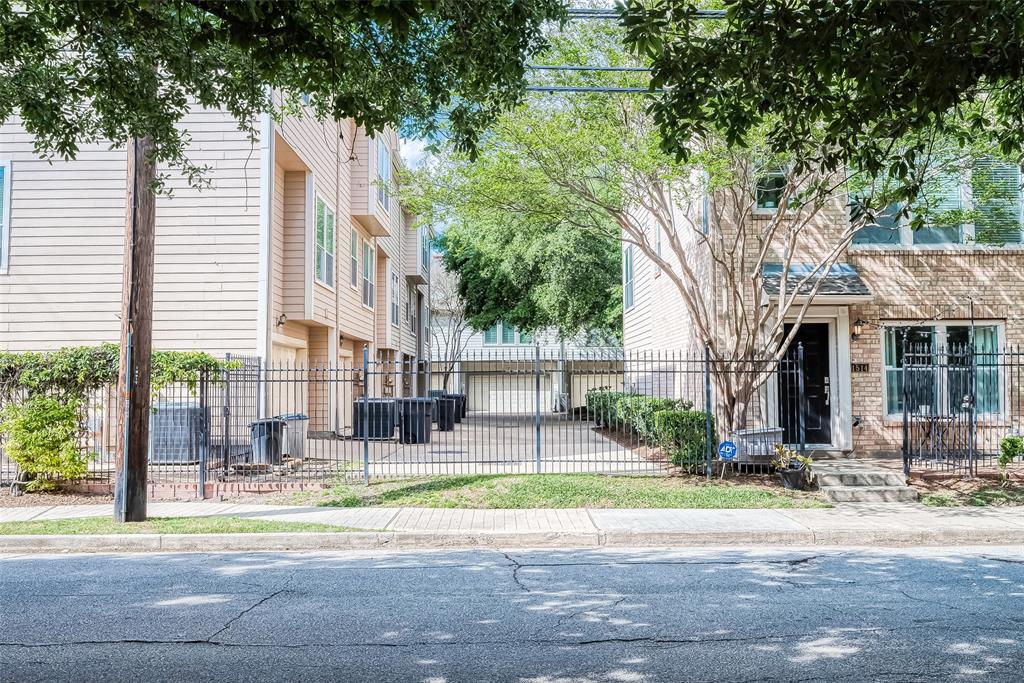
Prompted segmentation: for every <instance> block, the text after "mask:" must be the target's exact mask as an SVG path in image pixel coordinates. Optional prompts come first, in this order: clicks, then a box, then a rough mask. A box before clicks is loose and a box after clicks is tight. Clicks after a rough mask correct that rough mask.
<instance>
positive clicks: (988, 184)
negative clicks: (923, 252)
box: [853, 159, 1024, 246]
mask: <svg viewBox="0 0 1024 683" xmlns="http://www.w3.org/2000/svg"><path fill="white" fill-rule="evenodd" d="M1020 183H1021V172H1020V168H1019V167H1018V166H1017V165H1016V164H1014V163H1008V162H1002V161H997V160H994V159H983V160H979V161H977V162H975V164H974V165H973V167H972V168H971V169H970V174H969V178H963V177H961V176H960V174H956V175H952V174H951V175H946V176H944V177H941V178H939V179H938V180H937V181H936V182H935V187H933V188H931V189H930V190H929V191H928V196H927V197H926V200H925V201H926V202H927V210H928V214H929V215H931V216H934V220H933V224H931V225H927V226H925V227H922V228H918V229H916V230H915V229H912V228H911V227H910V219H909V217H908V216H899V213H900V207H899V206H898V205H895V204H894V205H891V206H889V207H886V208H885V209H884V210H881V211H879V213H878V214H877V215H876V216H875V220H874V221H873V223H872V225H869V226H867V227H864V228H861V229H860V230H858V231H857V233H856V234H855V235H854V237H853V243H854V244H858V245H865V244H867V245H902V246H911V245H927V246H941V245H949V244H983V245H990V246H1003V245H1016V244H1021V243H1022V241H1024V239H1022V225H1024V221H1022V214H1021V210H1022V201H1021V185H1020ZM912 212H913V209H911V211H910V212H904V213H912ZM964 221H969V222H964Z"/></svg>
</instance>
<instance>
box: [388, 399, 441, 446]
mask: <svg viewBox="0 0 1024 683" xmlns="http://www.w3.org/2000/svg"><path fill="white" fill-rule="evenodd" d="M396 404H397V406H398V440H399V441H400V442H401V443H430V416H431V414H432V413H433V412H434V410H433V406H434V399H432V398H400V399H398V400H397V401H396Z"/></svg>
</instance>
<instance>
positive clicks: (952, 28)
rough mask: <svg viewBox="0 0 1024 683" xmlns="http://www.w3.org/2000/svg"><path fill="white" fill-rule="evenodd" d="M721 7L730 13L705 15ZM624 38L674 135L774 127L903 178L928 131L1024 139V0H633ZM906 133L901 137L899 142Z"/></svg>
mask: <svg viewBox="0 0 1024 683" xmlns="http://www.w3.org/2000/svg"><path fill="white" fill-rule="evenodd" d="M701 7H725V8H726V10H727V13H726V16H725V18H724V19H720V20H712V21H706V20H703V19H700V18H698V15H697V12H696V10H697V9H699V8H701ZM621 8H622V14H621V17H622V22H623V24H624V26H625V28H626V39H625V40H626V43H627V45H628V46H629V47H630V48H631V49H632V50H633V51H635V52H636V53H637V54H638V55H642V57H643V58H644V59H645V60H650V62H651V68H652V74H651V76H652V78H651V80H650V85H651V87H652V88H660V89H661V92H660V94H659V95H658V96H657V98H656V99H655V101H654V103H653V105H652V107H651V114H652V116H653V119H654V121H655V123H656V124H657V125H658V127H659V129H660V131H661V134H662V139H663V141H664V146H665V149H666V150H667V151H669V152H671V153H673V154H676V155H681V156H685V155H686V154H687V153H688V145H689V141H690V140H692V139H693V138H694V136H698V137H699V136H704V135H708V134H712V133H713V134H715V135H720V136H721V137H723V138H724V139H725V140H726V141H727V142H728V143H729V144H749V143H750V139H751V136H752V135H754V136H756V135H758V134H760V133H761V132H763V131H764V128H765V126H767V128H768V133H767V136H766V138H767V139H768V140H770V142H771V147H772V149H774V150H775V151H777V152H785V153H789V154H791V155H793V156H794V157H795V161H796V162H797V163H798V164H804V163H806V164H817V165H819V166H824V167H825V168H827V169H829V170H837V169H839V168H840V167H842V166H844V165H853V166H857V167H860V168H864V169H867V170H869V171H871V172H872V173H874V174H877V173H881V172H882V171H883V170H887V171H888V172H889V173H890V174H891V175H893V176H894V177H896V178H899V179H901V185H900V189H901V192H902V194H903V198H904V199H905V200H907V201H909V200H911V199H913V198H914V197H915V196H916V195H917V194H919V193H920V190H921V182H920V178H919V175H918V174H916V173H914V172H913V171H915V170H916V169H918V168H919V167H920V166H922V165H924V164H927V163H928V160H929V158H930V150H929V149H928V140H930V139H932V137H933V136H935V135H946V136H952V137H957V136H960V135H962V134H964V131H965V130H967V131H971V132H972V134H976V133H978V132H980V131H984V132H985V133H986V136H987V137H989V138H990V139H992V140H994V141H995V142H996V144H997V147H998V148H999V150H1000V151H1001V153H1002V154H1004V155H1012V156H1018V155H1019V154H1020V151H1021V149H1024V70H1022V69H1021V64H1024V32H1022V31H1021V25H1020V17H1021V16H1022V13H1024V3H1022V2H1021V0H964V1H961V2H934V1H933V0H899V1H895V0H849V1H847V2H833V1H832V0H801V1H800V2H792V1H791V0H724V2H713V3H708V2H698V1H695V0H625V2H624V3H623V4H622V5H621ZM897 142H899V144H896V143H897Z"/></svg>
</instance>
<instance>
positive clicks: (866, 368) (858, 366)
mask: <svg viewBox="0 0 1024 683" xmlns="http://www.w3.org/2000/svg"><path fill="white" fill-rule="evenodd" d="M870 371H871V366H870V365H869V364H868V363H850V372H870Z"/></svg>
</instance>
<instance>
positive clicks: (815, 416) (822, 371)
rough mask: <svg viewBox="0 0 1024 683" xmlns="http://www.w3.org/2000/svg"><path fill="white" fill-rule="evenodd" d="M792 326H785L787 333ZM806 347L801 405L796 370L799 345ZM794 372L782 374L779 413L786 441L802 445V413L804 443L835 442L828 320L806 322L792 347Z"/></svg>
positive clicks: (790, 350)
mask: <svg viewBox="0 0 1024 683" xmlns="http://www.w3.org/2000/svg"><path fill="white" fill-rule="evenodd" d="M792 329H793V326H792V325H786V334H787V335H788V334H789V333H790V331H791V330H792ZM798 344H801V345H803V350H804V365H803V379H804V401H803V405H802V406H799V411H798V410H797V408H798V406H797V404H798V403H799V385H798V381H799V375H798V374H797V373H796V372H795V368H796V363H795V362H796V358H797V345H798ZM786 355H787V357H788V358H789V359H791V363H792V365H791V367H792V368H794V371H793V372H782V373H780V375H781V377H782V381H781V382H780V384H781V386H780V387H779V415H780V418H781V421H782V426H783V429H784V430H785V439H786V443H789V444H799V443H800V441H801V439H800V417H801V414H802V416H803V423H804V438H803V442H804V443H809V444H830V443H832V403H831V399H832V396H831V389H832V388H831V386H830V377H829V370H828V367H829V358H828V355H829V354H828V323H804V324H803V325H801V326H800V329H799V330H798V331H797V333H796V338H794V339H793V343H792V344H791V345H790V347H789V351H788V352H787V354H786Z"/></svg>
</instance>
